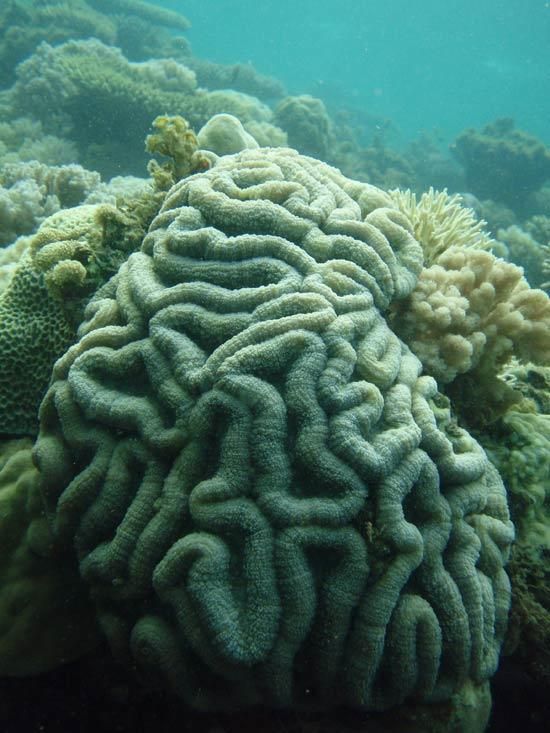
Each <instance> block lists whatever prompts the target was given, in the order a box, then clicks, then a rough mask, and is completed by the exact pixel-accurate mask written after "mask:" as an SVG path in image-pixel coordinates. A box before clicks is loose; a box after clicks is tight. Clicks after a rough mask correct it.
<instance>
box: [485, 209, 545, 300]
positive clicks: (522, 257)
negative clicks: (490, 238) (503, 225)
mask: <svg viewBox="0 0 550 733" xmlns="http://www.w3.org/2000/svg"><path fill="white" fill-rule="evenodd" d="M543 218H544V217H543ZM497 237H498V240H499V242H502V243H503V244H504V245H506V259H508V260H510V261H511V262H514V263H515V264H516V265H520V266H521V267H522V268H523V273H524V275H525V279H526V280H527V282H528V283H529V285H531V286H532V287H534V288H540V287H541V286H542V285H543V284H544V279H545V277H544V248H543V246H542V245H541V244H540V242H537V241H536V240H535V238H534V237H533V236H532V235H531V234H530V232H529V231H527V230H524V229H522V228H521V227H519V226H517V225H516V224H513V225H512V226H510V227H508V228H507V229H499V230H498V231H497Z"/></svg>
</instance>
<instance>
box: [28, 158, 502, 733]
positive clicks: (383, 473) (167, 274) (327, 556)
mask: <svg viewBox="0 0 550 733" xmlns="http://www.w3.org/2000/svg"><path fill="white" fill-rule="evenodd" d="M421 265H422V253H421V249H420V246H419V245H418V243H417V242H416V241H415V239H414V238H413V236H412V234H411V231H410V225H409V222H408V221H407V219H406V217H405V216H404V215H403V214H402V213H400V212H399V211H398V210H397V209H396V208H395V207H394V206H393V205H392V202H391V199H390V198H389V197H388V196H387V195H385V194H384V193H383V192H382V191H379V190H377V189H375V188H374V187H372V186H369V185H367V184H364V183H359V182H356V181H351V180H349V179H346V178H345V177H344V176H342V175H341V174H340V173H339V172H338V171H337V170H335V169H333V168H330V167H328V166H326V165H324V164H322V163H320V162H319V161H315V160H313V159H309V158H305V157H302V156H300V155H298V154H297V153H296V152H295V151H292V150H288V149H268V150H266V149H259V150H246V151H244V152H242V153H240V154H238V155H236V156H227V157H224V158H220V159H219V160H218V161H217V163H216V165H214V167H213V168H212V169H211V170H209V171H207V172H205V173H202V174H197V175H193V176H190V177H188V178H186V179H184V180H182V181H181V182H180V183H179V184H177V185H176V186H175V187H174V188H173V189H172V190H171V191H170V192H169V194H168V196H167V198H166V201H165V203H164V206H163V208H162V210H161V212H160V213H159V215H158V216H157V217H156V219H155V220H154V221H153V223H152V225H151V228H150V232H149V234H148V235H147V237H146V238H145V240H144V243H143V246H142V251H141V252H139V253H134V254H132V255H131V256H130V257H129V259H128V261H127V262H126V263H125V264H124V265H123V266H122V267H121V269H120V270H119V272H118V274H117V275H116V276H115V278H114V279H113V280H111V281H110V282H109V283H108V284H107V285H106V286H105V287H104V288H103V289H102V291H100V293H98V295H97V297H96V298H95V299H94V300H93V301H92V303H90V305H89V307H88V310H87V314H86V315H87V320H86V321H85V322H84V323H83V324H82V326H81V328H80V331H79V335H80V340H79V342H78V343H76V344H75V345H74V346H73V347H72V348H70V349H69V350H68V351H67V353H66V354H65V355H64V356H63V357H62V358H61V359H60V360H59V361H58V362H57V364H56V366H55V367H54V371H53V377H52V383H51V386H50V389H49V391H48V393H47V395H46V397H45V399H44V402H43V403H42V407H41V431H40V436H39V439H38V441H37V444H36V449H35V457H36V460H37V463H38V465H39V468H40V471H41V473H42V479H43V491H44V494H45V498H46V501H47V505H48V508H49V512H50V515H51V520H52V525H53V527H54V529H55V536H56V539H57V540H58V541H59V542H65V543H67V547H68V548H70V547H72V548H74V550H75V551H76V553H77V555H78V558H79V561H80V569H81V573H82V576H83V578H84V579H85V581H86V582H87V583H88V584H89V586H90V588H91V589H92V593H93V596H94V599H95V600H96V603H97V605H98V612H99V617H100V620H101V623H102V626H103V628H104V631H105V632H106V634H107V636H108V637H109V639H110V641H111V643H112V645H113V648H115V649H117V650H118V651H119V653H121V654H122V655H123V657H124V658H126V660H127V661H128V662H131V663H137V664H138V666H139V668H140V669H141V670H142V671H143V672H144V673H145V674H146V675H147V678H148V679H151V680H155V681H156V684H163V685H164V686H166V687H168V688H169V689H171V690H172V691H174V692H176V693H177V694H178V695H180V696H181V697H183V698H184V699H185V700H186V701H187V702H188V703H190V704H191V705H193V706H196V707H199V708H216V707H230V706H249V705H254V704H257V703H260V702H263V703H267V704H269V705H271V706H278V707H280V706H282V707H290V706H301V705H307V706H308V707H309V708H325V707H327V706H333V705H337V704H341V703H346V704H348V705H353V706H360V707H362V708H364V709H367V710H379V709H386V708H391V707H393V706H396V705H399V704H401V703H403V702H404V701H406V700H409V699H411V698H413V699H414V700H415V702H416V703H419V702H438V701H439V702H442V701H443V702H449V701H451V700H454V699H455V698H454V697H453V695H454V694H455V692H456V691H457V690H461V689H463V688H464V685H465V684H470V683H471V684H472V685H474V686H475V687H477V688H479V689H480V690H481V691H482V695H484V696H485V697H484V699H485V700H486V699H487V694H488V689H487V684H486V680H487V678H488V677H489V676H490V675H491V674H492V673H493V671H494V670H495V668H496V665H497V660H498V652H499V646H500V642H501V639H502V636H503V633H504V628H505V624H506V615H507V608H508V602H509V586H508V580H507V577H506V574H505V572H504V570H503V563H504V562H505V560H506V557H507V554H508V547H509V544H510V542H511V539H512V536H513V530H512V526H511V524H510V522H509V519H508V513H507V508H506V500H505V494H504V490H503V486H502V483H501V481H500V479H499V477H498V475H497V473H496V471H495V470H494V469H493V468H492V467H491V465H490V464H489V463H488V461H487V459H486V456H485V454H484V453H483V451H482V450H481V449H480V447H479V446H478V445H477V444H476V442H475V441H474V440H473V439H472V438H471V437H470V436H469V435H468V434H467V433H466V432H465V431H463V430H460V429H459V428H458V427H457V426H456V425H455V424H453V423H452V421H451V419H450V414H449V410H448V408H445V407H442V406H441V405H439V407H436V406H437V404H438V403H439V402H440V398H439V397H438V395H437V391H436V385H435V382H434V381H433V380H432V379H431V378H430V377H419V373H420V364H419V362H418V360H417V359H416V357H414V356H413V355H412V354H411V353H410V351H409V350H408V349H407V348H406V347H405V346H404V344H402V343H401V342H400V341H399V340H398V339H397V338H396V336H395V335H394V334H393V333H392V331H391V330H390V329H389V328H388V325H387V323H386V321H385V319H384V317H383V315H382V314H383V313H384V312H385V311H386V310H387V308H388V307H389V305H390V303H391V302H392V301H393V300H394V299H396V298H403V297H405V296H406V295H407V294H408V293H410V291H411V289H412V288H413V286H414V283H415V280H416V277H417V275H418V273H419V271H420V269H421ZM132 660H133V662H132ZM468 681H470V682H468ZM484 710H486V707H484ZM477 729H479V730H481V729H482V728H481V727H479V728H478V727H477V726H476V730H477ZM469 730H470V731H471V730H473V728H472V727H470V728H469Z"/></svg>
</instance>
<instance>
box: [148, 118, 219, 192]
mask: <svg viewBox="0 0 550 733" xmlns="http://www.w3.org/2000/svg"><path fill="white" fill-rule="evenodd" d="M153 127H154V128H155V129H156V131H157V132H155V133H153V134H152V135H147V137H146V138H145V149H146V150H147V152H148V153H153V154H155V153H157V154H159V155H165V156H166V157H168V158H170V160H169V161H168V162H166V163H164V164H163V165H159V164H158V163H157V162H156V160H151V161H150V162H149V165H148V166H147V169H148V171H149V173H150V174H151V176H152V178H153V180H154V182H155V188H156V189H157V190H158V191H163V190H168V189H169V188H171V186H173V184H174V183H177V181H180V180H181V179H182V178H185V176H188V175H190V174H191V173H193V172H195V171H196V170H206V169H207V168H208V167H209V162H208V160H207V158H205V157H204V156H201V155H199V154H198V153H197V151H198V147H199V144H198V142H197V137H196V135H195V133H194V132H193V130H192V129H191V128H190V127H189V124H188V123H187V120H185V119H184V118H183V117H181V116H180V115H174V116H172V117H171V116H168V115H161V116H159V117H156V118H155V119H154V120H153Z"/></svg>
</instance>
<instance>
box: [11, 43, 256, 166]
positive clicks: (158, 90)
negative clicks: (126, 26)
mask: <svg viewBox="0 0 550 733" xmlns="http://www.w3.org/2000/svg"><path fill="white" fill-rule="evenodd" d="M11 95H12V100H13V114H14V115H15V116H17V115H22V114H29V115H32V116H33V117H34V118H36V119H39V120H40V121H41V122H42V124H43V126H44V130H45V132H56V131H58V130H59V126H60V125H63V126H65V127H66V128H68V129H69V130H70V137H71V138H72V139H74V142H75V143H76V144H77V147H78V149H79V155H80V159H81V160H82V162H83V164H84V165H87V166H89V167H91V168H94V169H95V168H97V167H98V166H100V165H101V170H102V172H103V173H105V172H107V173H109V174H110V175H114V174H116V173H119V172H120V168H121V166H125V167H126V169H127V170H128V171H130V172H136V173H137V174H139V173H140V172H141V170H143V168H144V167H145V165H146V162H147V160H146V158H145V155H144V152H143V139H144V137H145V135H146V133H147V131H148V130H149V127H150V123H151V120H152V119H154V118H155V117H156V116H157V115H158V114H159V111H162V112H163V113H164V114H165V115H175V114H178V115H179V114H181V115H183V116H184V117H185V119H186V120H187V121H188V124H189V125H190V126H191V127H193V128H195V129H199V128H200V127H201V126H202V125H203V124H204V123H205V122H206V121H207V120H208V119H209V118H210V117H211V116H212V115H213V114H216V113H217V112H220V111H224V112H228V113H232V114H234V115H236V116H237V117H238V118H239V119H241V120H242V121H243V122H244V121H246V120H250V119H256V118H257V119H264V118H268V117H269V116H270V112H269V110H268V109H267V108H266V107H265V106H263V105H262V104H261V103H260V102H259V101H258V100H256V99H254V98H252V97H248V96H246V95H243V94H239V93H237V92H232V91H230V90H229V91H224V92H222V91H219V90H218V91H213V92H207V91H205V90H203V89H197V87H196V79H195V74H194V72H192V71H191V70H190V69H188V68H187V67H186V66H184V65H183V64H181V63H178V62H176V61H174V60H173V59H154V60H150V61H147V62H142V63H133V62H129V61H128V60H127V59H126V58H125V57H124V56H123V54H122V53H121V51H120V50H119V49H116V48H112V47H109V46H106V45H104V44H103V43H101V42H100V41H97V40H89V41H69V42H67V43H64V44H61V45H60V46H57V47H55V48H54V47H52V46H50V45H48V44H46V43H42V44H41V45H40V46H39V48H38V49H37V51H36V52H35V54H33V55H32V56H31V57H30V58H29V59H27V60H26V61H24V62H23V63H21V64H20V65H19V67H18V71H17V82H16V84H15V85H14V87H13V90H12V92H11ZM102 151H103V155H102Z"/></svg>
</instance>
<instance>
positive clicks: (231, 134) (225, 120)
mask: <svg viewBox="0 0 550 733" xmlns="http://www.w3.org/2000/svg"><path fill="white" fill-rule="evenodd" d="M197 141H198V144H199V145H200V147H201V148H202V149H203V150H211V151H212V152H213V153H216V155H232V154H233V153H240V152H241V150H246V149H252V148H259V147H260V146H259V145H258V143H257V142H256V140H255V139H254V138H253V137H252V135H251V134H250V133H249V132H247V131H246V130H245V129H244V127H243V126H242V124H241V122H240V120H238V119H237V118H236V117H233V115H226V114H220V115H214V117H212V118H210V119H209V120H208V122H207V123H206V125H204V126H203V127H201V129H200V130H199V132H198V135H197Z"/></svg>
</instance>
